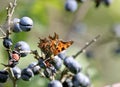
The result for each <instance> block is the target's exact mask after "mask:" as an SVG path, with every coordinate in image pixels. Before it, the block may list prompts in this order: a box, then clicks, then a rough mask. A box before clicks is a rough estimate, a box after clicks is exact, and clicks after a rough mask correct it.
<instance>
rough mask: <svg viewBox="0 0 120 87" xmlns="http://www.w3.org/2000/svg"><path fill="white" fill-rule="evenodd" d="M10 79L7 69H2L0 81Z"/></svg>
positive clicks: (3, 81)
mask: <svg viewBox="0 0 120 87" xmlns="http://www.w3.org/2000/svg"><path fill="white" fill-rule="evenodd" d="M7 79H8V72H7V71H5V70H1V71H0V83H5V82H6V81H7Z"/></svg>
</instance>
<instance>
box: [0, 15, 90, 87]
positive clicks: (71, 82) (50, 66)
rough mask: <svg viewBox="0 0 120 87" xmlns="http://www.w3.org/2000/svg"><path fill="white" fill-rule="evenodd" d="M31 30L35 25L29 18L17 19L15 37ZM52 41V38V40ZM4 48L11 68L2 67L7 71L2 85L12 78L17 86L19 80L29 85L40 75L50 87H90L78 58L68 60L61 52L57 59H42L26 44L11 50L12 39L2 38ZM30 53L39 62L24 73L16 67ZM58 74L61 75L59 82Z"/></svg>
mask: <svg viewBox="0 0 120 87" xmlns="http://www.w3.org/2000/svg"><path fill="white" fill-rule="evenodd" d="M32 26H33V22H32V19H30V18H29V17H23V18H21V19H17V18H15V19H14V20H13V24H12V27H11V30H12V31H13V32H15V33H18V32H21V31H30V30H31V28H32ZM6 34H7V33H6ZM49 37H50V38H53V37H51V36H49ZM56 37H58V36H56ZM54 38H55V37H54ZM3 46H4V47H5V48H6V49H7V52H8V64H2V65H4V66H5V68H4V69H3V70H1V71H0V77H1V78H0V82H1V83H5V82H6V81H7V79H8V78H9V77H10V78H12V80H13V81H14V82H15V81H17V80H19V79H22V80H24V81H30V80H31V78H32V77H34V75H38V74H40V75H41V76H43V77H45V78H49V79H50V80H51V81H50V83H49V84H48V87H79V86H81V87H87V86H89V85H90V80H89V78H88V77H87V76H86V75H84V74H83V73H81V69H82V67H81V65H80V64H79V63H78V62H77V61H76V60H75V56H66V54H65V51H62V52H60V53H59V54H58V55H56V56H54V55H50V56H49V57H48V56H44V55H46V54H44V52H42V54H43V55H41V56H40V55H39V54H38V52H37V50H34V51H32V50H30V46H29V44H28V43H26V42H25V41H19V42H17V43H16V44H15V46H14V47H13V49H12V46H13V42H12V40H11V39H10V37H9V35H6V36H5V37H3ZM45 49H46V48H45ZM41 51H42V50H41ZM29 53H31V54H34V58H35V59H37V60H38V62H32V63H31V64H29V65H28V67H26V68H24V69H20V68H19V67H17V64H18V63H19V60H20V58H21V57H26V56H27V55H28V54H29ZM45 53H46V52H45ZM46 57H48V58H46ZM62 66H64V67H65V69H64V70H62V71H60V70H61V67H62ZM57 74H59V78H58V77H57Z"/></svg>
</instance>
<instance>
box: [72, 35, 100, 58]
mask: <svg viewBox="0 0 120 87" xmlns="http://www.w3.org/2000/svg"><path fill="white" fill-rule="evenodd" d="M99 37H100V35H97V36H96V37H95V38H94V39H92V40H91V41H90V42H87V43H86V44H85V46H84V47H83V48H82V49H81V50H80V51H78V52H77V53H76V54H75V55H73V57H74V58H76V57H77V56H78V55H79V54H81V53H82V52H84V51H85V50H86V48H87V47H88V46H90V45H91V44H92V43H94V42H96V41H97V39H98V38H99Z"/></svg>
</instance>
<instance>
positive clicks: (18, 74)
mask: <svg viewBox="0 0 120 87" xmlns="http://www.w3.org/2000/svg"><path fill="white" fill-rule="evenodd" d="M12 70H13V73H14V76H15V78H16V79H20V78H21V69H20V68H19V67H17V66H15V67H14V68H12Z"/></svg>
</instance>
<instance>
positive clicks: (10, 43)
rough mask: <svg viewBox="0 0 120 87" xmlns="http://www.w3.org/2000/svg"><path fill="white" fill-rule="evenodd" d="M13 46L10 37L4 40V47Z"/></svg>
mask: <svg viewBox="0 0 120 87" xmlns="http://www.w3.org/2000/svg"><path fill="white" fill-rule="evenodd" d="M12 45H13V43H12V40H11V39H10V38H8V37H6V38H4V39H3V46H4V47H6V48H8V49H9V48H10V47H11V46H12Z"/></svg>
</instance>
